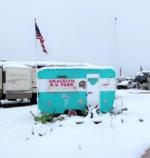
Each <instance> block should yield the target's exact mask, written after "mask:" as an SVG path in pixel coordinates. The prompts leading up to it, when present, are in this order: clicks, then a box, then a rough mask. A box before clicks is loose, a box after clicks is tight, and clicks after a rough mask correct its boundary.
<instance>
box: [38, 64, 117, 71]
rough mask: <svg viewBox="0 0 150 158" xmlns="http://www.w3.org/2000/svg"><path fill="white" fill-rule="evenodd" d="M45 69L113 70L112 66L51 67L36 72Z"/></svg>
mask: <svg viewBox="0 0 150 158" xmlns="http://www.w3.org/2000/svg"><path fill="white" fill-rule="evenodd" d="M46 69H112V70H114V71H115V69H114V68H113V67H112V66H98V65H91V64H89V65H71V66H70V65H60V66H58V65H56V66H52V67H43V68H40V69H39V70H38V71H42V70H46Z"/></svg>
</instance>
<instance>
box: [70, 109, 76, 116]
mask: <svg viewBox="0 0 150 158" xmlns="http://www.w3.org/2000/svg"><path fill="white" fill-rule="evenodd" d="M68 116H77V111H76V110H69V111H68Z"/></svg>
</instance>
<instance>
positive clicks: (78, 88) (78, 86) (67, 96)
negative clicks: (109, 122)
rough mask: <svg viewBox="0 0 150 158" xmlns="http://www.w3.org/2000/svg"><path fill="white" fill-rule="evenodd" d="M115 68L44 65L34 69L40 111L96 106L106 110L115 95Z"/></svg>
mask: <svg viewBox="0 0 150 158" xmlns="http://www.w3.org/2000/svg"><path fill="white" fill-rule="evenodd" d="M115 85H116V84H115V71H114V69H113V68H111V67H98V66H79V67H77V66H74V67H53V68H52V67H46V68H41V69H39V70H38V107H39V110H40V111H41V113H46V114H62V113H67V112H69V111H70V110H74V111H75V110H76V111H78V110H81V111H82V110H84V109H85V108H86V107H87V106H93V107H96V106H98V107H99V109H100V111H101V112H109V111H110V110H111V109H112V108H113V104H114V99H115Z"/></svg>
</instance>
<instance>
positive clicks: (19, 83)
mask: <svg viewBox="0 0 150 158" xmlns="http://www.w3.org/2000/svg"><path fill="white" fill-rule="evenodd" d="M31 70H32V69H31V67H29V66H26V65H23V64H18V63H17V64H16V63H5V64H3V65H1V67H0V99H1V100H2V99H7V100H17V99H25V98H27V99H31V98H32V73H31Z"/></svg>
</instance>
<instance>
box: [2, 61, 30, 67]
mask: <svg viewBox="0 0 150 158" xmlns="http://www.w3.org/2000/svg"><path fill="white" fill-rule="evenodd" d="M2 66H3V68H26V69H27V68H28V69H31V67H29V66H27V65H24V64H19V63H12V62H11V63H6V64H3V65H2Z"/></svg>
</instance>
